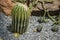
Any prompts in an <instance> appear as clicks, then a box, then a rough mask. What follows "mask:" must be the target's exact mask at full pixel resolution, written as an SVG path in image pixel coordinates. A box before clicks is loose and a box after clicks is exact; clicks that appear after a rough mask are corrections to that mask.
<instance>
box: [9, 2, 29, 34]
mask: <svg viewBox="0 0 60 40" xmlns="http://www.w3.org/2000/svg"><path fill="white" fill-rule="evenodd" d="M11 15H12V26H11V27H10V31H11V32H13V33H14V34H16V33H17V34H18V33H19V34H23V33H25V32H26V30H27V27H28V24H29V18H30V11H29V8H28V7H27V6H26V5H23V4H21V3H17V5H16V6H14V7H13V9H12V14H11Z"/></svg>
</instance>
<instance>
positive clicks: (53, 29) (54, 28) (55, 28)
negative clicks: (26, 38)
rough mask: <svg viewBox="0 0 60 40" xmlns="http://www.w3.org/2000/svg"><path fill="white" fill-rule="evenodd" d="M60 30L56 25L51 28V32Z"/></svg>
mask: <svg viewBox="0 0 60 40" xmlns="http://www.w3.org/2000/svg"><path fill="white" fill-rule="evenodd" d="M58 30H59V28H58V26H56V25H54V26H53V27H52V28H51V31H53V32H58Z"/></svg>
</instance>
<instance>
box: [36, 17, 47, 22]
mask: <svg viewBox="0 0 60 40" xmlns="http://www.w3.org/2000/svg"><path fill="white" fill-rule="evenodd" d="M37 22H39V23H43V22H44V23H47V22H48V21H47V19H45V20H44V17H41V16H40V18H39V19H38V21H37Z"/></svg>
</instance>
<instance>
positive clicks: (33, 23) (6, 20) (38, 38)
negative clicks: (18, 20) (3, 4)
mask: <svg viewBox="0 0 60 40" xmlns="http://www.w3.org/2000/svg"><path fill="white" fill-rule="evenodd" d="M38 19H39V17H36V16H31V18H30V21H29V26H28V29H27V32H26V33H24V34H23V35H20V36H19V37H18V38H15V37H14V36H13V33H11V32H9V31H8V30H7V26H9V25H10V24H11V17H10V16H9V17H8V16H6V15H5V14H4V13H0V40H1V39H3V40H60V26H58V25H56V26H58V27H59V30H58V32H52V31H51V28H52V26H51V25H52V24H53V22H52V21H51V20H50V19H48V20H47V21H49V22H47V23H39V22H37V20H38ZM37 25H42V26H43V28H42V31H41V32H34V31H33V30H34V28H36V27H37Z"/></svg>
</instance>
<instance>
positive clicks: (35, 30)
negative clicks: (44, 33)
mask: <svg viewBox="0 0 60 40" xmlns="http://www.w3.org/2000/svg"><path fill="white" fill-rule="evenodd" d="M42 28H43V27H42V25H37V26H36V28H35V29H34V30H33V31H34V32H41V30H42Z"/></svg>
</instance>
